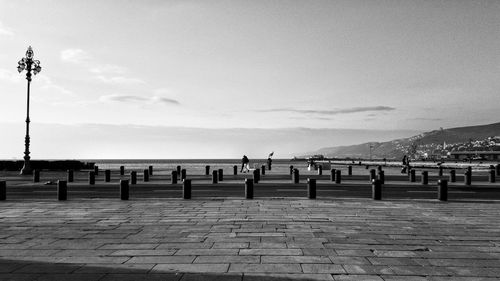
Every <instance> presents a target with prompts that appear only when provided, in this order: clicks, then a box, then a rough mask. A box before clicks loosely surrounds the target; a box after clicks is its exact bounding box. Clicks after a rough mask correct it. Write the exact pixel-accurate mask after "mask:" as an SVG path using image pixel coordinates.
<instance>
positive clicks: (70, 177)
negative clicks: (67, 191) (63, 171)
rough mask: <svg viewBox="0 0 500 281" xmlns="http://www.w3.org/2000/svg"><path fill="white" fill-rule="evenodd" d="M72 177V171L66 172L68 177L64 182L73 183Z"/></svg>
mask: <svg viewBox="0 0 500 281" xmlns="http://www.w3.org/2000/svg"><path fill="white" fill-rule="evenodd" d="M73 175H74V173H73V170H68V175H67V177H66V180H67V181H68V182H73V180H74V176H73Z"/></svg>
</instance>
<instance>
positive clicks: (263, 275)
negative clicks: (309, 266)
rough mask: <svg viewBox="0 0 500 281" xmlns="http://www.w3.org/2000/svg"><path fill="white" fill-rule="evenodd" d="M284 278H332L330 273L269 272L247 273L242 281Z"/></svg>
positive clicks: (283, 280)
mask: <svg viewBox="0 0 500 281" xmlns="http://www.w3.org/2000/svg"><path fill="white" fill-rule="evenodd" d="M286 280H304V281H305V280H307V281H313V280H318V281H319V280H321V281H331V280H334V279H333V277H332V276H331V275H330V274H304V273H296V274H272V273H271V274H270V273H249V274H245V275H244V276H243V281H286Z"/></svg>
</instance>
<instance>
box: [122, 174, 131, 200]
mask: <svg viewBox="0 0 500 281" xmlns="http://www.w3.org/2000/svg"><path fill="white" fill-rule="evenodd" d="M131 174H132V173H131ZM128 198H129V186H128V180H120V199H121V200H128Z"/></svg>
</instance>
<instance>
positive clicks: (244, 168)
mask: <svg viewBox="0 0 500 281" xmlns="http://www.w3.org/2000/svg"><path fill="white" fill-rule="evenodd" d="M249 162H250V160H248V157H247V156H246V155H243V158H241V170H240V173H241V172H243V173H246V172H247V171H250V169H248V163H249Z"/></svg>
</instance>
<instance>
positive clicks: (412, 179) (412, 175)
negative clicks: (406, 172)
mask: <svg viewBox="0 0 500 281" xmlns="http://www.w3.org/2000/svg"><path fill="white" fill-rule="evenodd" d="M415 181H416V178H415V170H413V169H411V170H410V182H415Z"/></svg>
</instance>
